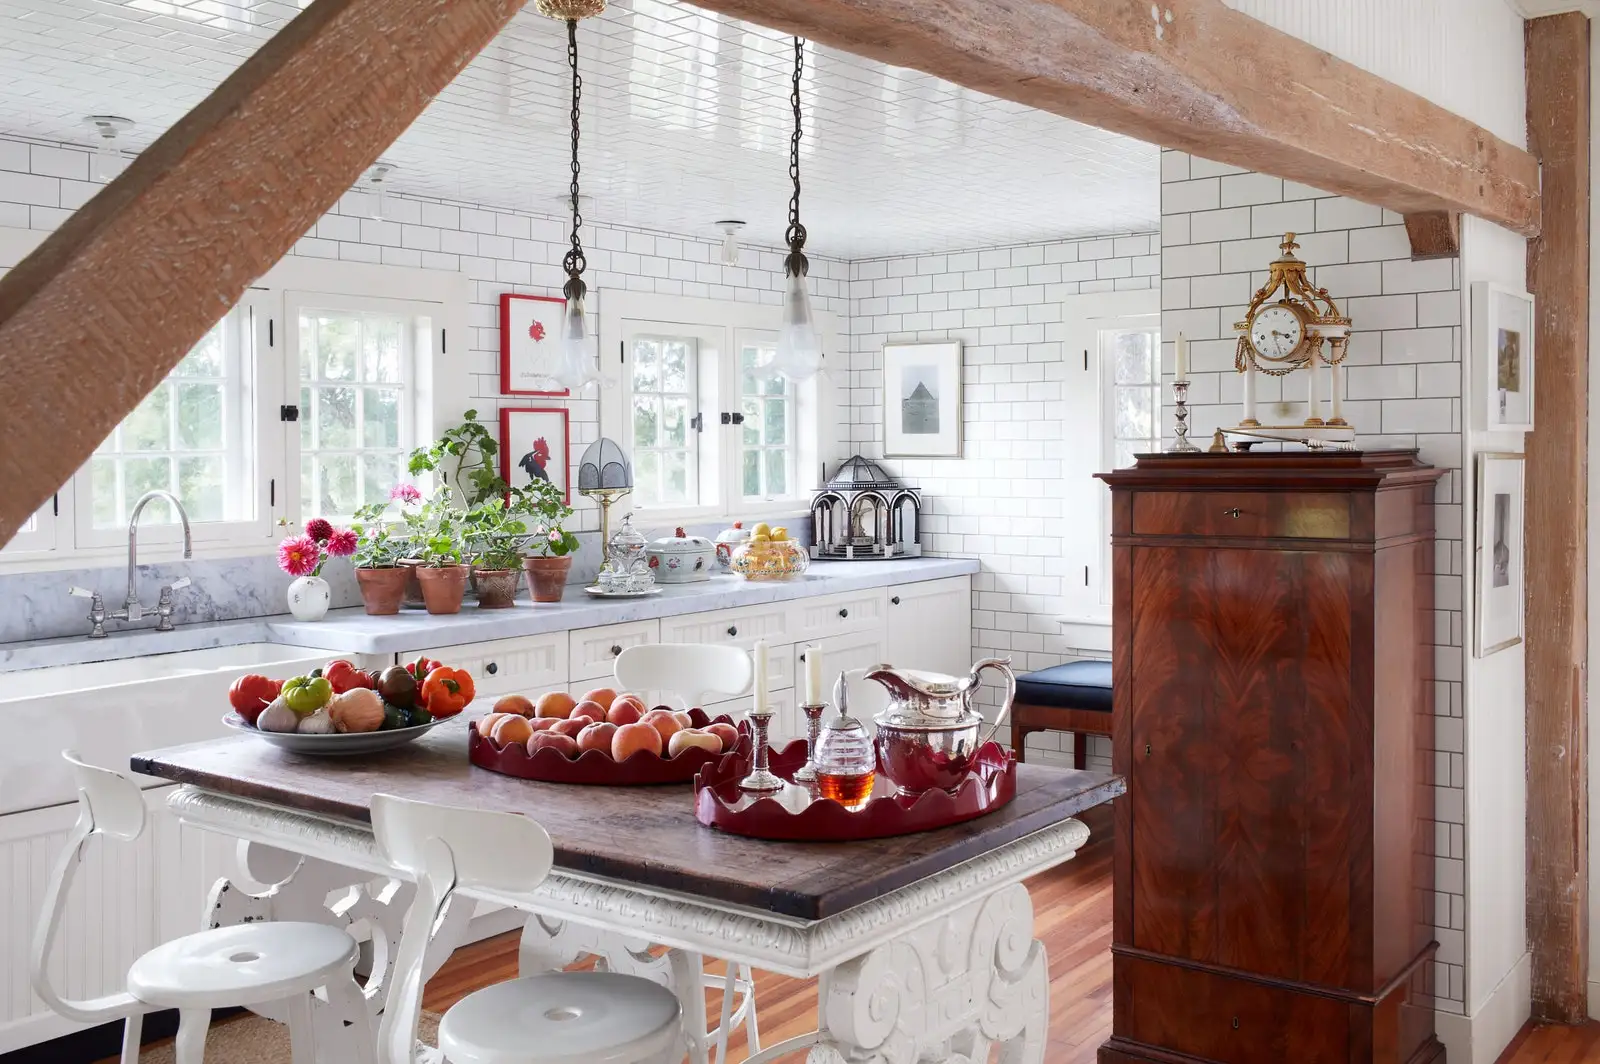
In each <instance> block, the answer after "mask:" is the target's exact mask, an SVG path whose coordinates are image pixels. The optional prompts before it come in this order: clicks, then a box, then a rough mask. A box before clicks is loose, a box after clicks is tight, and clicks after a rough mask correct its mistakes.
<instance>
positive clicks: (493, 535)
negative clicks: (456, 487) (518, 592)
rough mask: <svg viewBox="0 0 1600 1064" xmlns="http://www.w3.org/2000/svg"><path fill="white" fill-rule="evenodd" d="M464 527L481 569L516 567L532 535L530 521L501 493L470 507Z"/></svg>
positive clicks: (474, 556) (464, 532) (465, 534)
mask: <svg viewBox="0 0 1600 1064" xmlns="http://www.w3.org/2000/svg"><path fill="white" fill-rule="evenodd" d="M462 527H463V535H464V536H465V538H466V541H467V544H468V546H469V548H470V549H471V550H472V553H473V558H474V561H475V562H476V564H477V566H478V568H479V569H515V568H517V567H518V566H520V565H521V564H522V551H523V548H524V547H526V546H527V544H528V541H529V540H530V539H532V538H533V534H532V533H531V532H530V531H529V527H528V523H527V522H526V521H524V520H523V518H522V516H521V515H520V514H518V513H516V512H514V511H513V510H512V509H511V508H510V507H509V506H508V505H507V503H506V500H505V499H503V498H500V497H499V496H496V497H494V498H491V499H485V500H484V501H483V502H481V503H479V504H478V505H477V506H474V507H473V508H472V509H470V510H468V511H467V513H466V515H465V516H464V517H463V519H462Z"/></svg>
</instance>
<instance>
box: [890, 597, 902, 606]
mask: <svg viewBox="0 0 1600 1064" xmlns="http://www.w3.org/2000/svg"><path fill="white" fill-rule="evenodd" d="M889 605H891V606H898V605H900V596H899V595H896V596H895V597H894V598H892V599H890V600H889Z"/></svg>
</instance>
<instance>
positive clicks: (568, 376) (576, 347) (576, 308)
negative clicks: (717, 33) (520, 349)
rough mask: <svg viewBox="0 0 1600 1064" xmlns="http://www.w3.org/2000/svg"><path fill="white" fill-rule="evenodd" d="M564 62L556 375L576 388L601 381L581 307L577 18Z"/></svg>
mask: <svg viewBox="0 0 1600 1064" xmlns="http://www.w3.org/2000/svg"><path fill="white" fill-rule="evenodd" d="M567 63H568V65H569V66H570V67H571V68H572V186H571V195H572V247H570V248H568V249H567V254H566V256H565V257H564V258H563V259H562V261H561V266H562V268H563V269H564V270H566V271H567V283H566V285H565V286H564V287H563V288H562V290H561V291H562V295H564V296H566V297H567V309H566V313H565V314H564V315H563V316H562V320H561V372H560V375H559V376H558V377H557V380H559V381H560V382H561V383H562V384H564V385H566V386H567V387H568V388H571V389H573V390H577V389H579V388H583V387H585V386H587V385H590V384H598V383H599V381H600V365H599V362H600V360H599V356H598V354H597V350H598V349H597V348H596V345H595V343H594V336H593V334H592V333H591V331H590V327H589V316H588V314H587V313H586V312H585V309H584V299H585V297H586V296H587V295H588V293H589V286H588V285H586V284H585V283H584V281H583V271H584V268H585V267H586V266H587V265H588V261H587V260H586V259H585V258H584V254H583V243H582V242H581V241H580V240H579V238H578V231H579V230H580V229H581V228H582V227H583V213H582V211H581V210H580V204H579V198H578V177H579V175H580V174H581V173H582V166H581V165H580V164H579V162H578V119H579V116H580V113H581V112H580V104H581V103H582V100H583V78H582V77H581V76H580V75H579V74H578V20H577V19H576V18H569V19H567Z"/></svg>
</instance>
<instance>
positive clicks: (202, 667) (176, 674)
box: [0, 643, 330, 816]
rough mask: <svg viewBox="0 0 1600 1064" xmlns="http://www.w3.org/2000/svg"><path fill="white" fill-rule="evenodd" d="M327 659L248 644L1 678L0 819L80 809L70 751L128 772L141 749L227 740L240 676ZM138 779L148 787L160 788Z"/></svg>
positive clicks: (281, 671)
mask: <svg viewBox="0 0 1600 1064" xmlns="http://www.w3.org/2000/svg"><path fill="white" fill-rule="evenodd" d="M329 657H330V655H329V653H328V651H326V650H314V649H311V648H309V647H295V646H283V645H281V644H277V643H244V644H240V645H238V646H231V647H210V648H207V649H205V650H189V651H183V652H180V653H175V654H155V655H151V656H149V657H141V658H123V659H121V660H117V661H94V662H87V663H84V664H77V665H57V666H52V667H50V668H44V669H25V670H21V671H18V672H10V673H5V674H3V675H0V816H3V815H5V814H7V813H15V812H19V811H21V810H26V809H38V808H42V807H45V806H52V805H60V804H63V803H67V802H72V801H75V800H76V798H77V792H76V790H75V788H74V786H73V784H72V780H71V777H70V775H69V774H68V773H67V771H66V768H65V766H64V764H63V763H62V761H61V758H60V754H61V751H62V750H64V749H69V748H70V749H74V750H76V751H78V753H80V754H82V755H83V756H84V758H86V759H87V760H88V761H89V762H90V763H92V764H96V765H103V766H105V767H107V768H114V769H117V770H118V771H121V772H126V771H127V770H128V758H129V756H130V755H131V754H133V753H135V752H137V751H139V750H149V749H153V748H157V747H162V746H175V745H178V744H181V743H191V742H199V741H200V740H202V739H211V738H218V737H221V736H224V735H227V734H229V732H228V730H227V729H226V728H224V727H223V726H222V717H223V715H224V714H226V713H227V712H228V686H229V685H230V684H232V683H233V681H234V680H235V679H236V678H237V677H239V676H242V675H244V674H245V673H247V672H258V673H261V674H263V675H265V676H271V677H274V678H287V677H290V676H295V675H298V674H300V673H302V672H306V671H308V670H310V669H312V668H315V667H317V666H319V665H323V664H325V663H326V662H327V660H328V658H329ZM136 778H137V779H138V781H139V782H140V784H141V785H142V786H147V787H149V786H155V785H156V784H157V783H158V781H156V780H153V779H149V778H146V777H136Z"/></svg>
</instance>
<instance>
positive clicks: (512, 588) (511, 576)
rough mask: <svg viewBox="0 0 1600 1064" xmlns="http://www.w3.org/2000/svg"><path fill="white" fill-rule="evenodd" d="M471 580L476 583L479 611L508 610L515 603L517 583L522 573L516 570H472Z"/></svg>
mask: <svg viewBox="0 0 1600 1064" xmlns="http://www.w3.org/2000/svg"><path fill="white" fill-rule="evenodd" d="M472 572H473V579H474V580H476V581H477V582H478V608H479V609H480V610H508V609H510V608H511V607H512V606H513V605H515V604H516V601H517V582H518V581H519V580H521V579H522V573H521V571H520V570H517V569H474V570H473V571H472Z"/></svg>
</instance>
